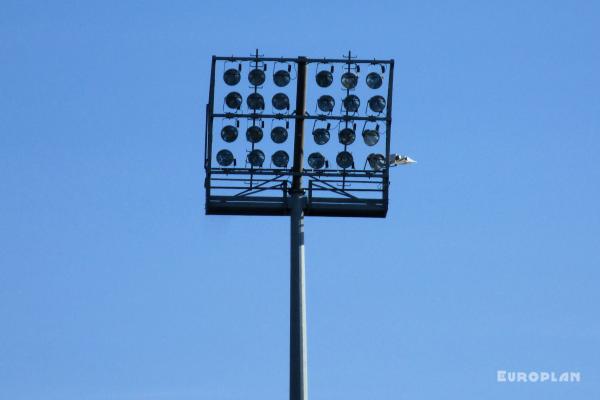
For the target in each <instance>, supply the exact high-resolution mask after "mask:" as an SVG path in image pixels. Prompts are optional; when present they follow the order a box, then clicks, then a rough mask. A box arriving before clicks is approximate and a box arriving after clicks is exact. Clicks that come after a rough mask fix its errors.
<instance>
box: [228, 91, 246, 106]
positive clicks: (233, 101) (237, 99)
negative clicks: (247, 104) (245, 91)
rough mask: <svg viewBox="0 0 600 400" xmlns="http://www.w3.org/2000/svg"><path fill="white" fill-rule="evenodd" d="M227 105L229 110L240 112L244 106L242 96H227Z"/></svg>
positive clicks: (231, 94) (230, 94) (232, 94)
mask: <svg viewBox="0 0 600 400" xmlns="http://www.w3.org/2000/svg"><path fill="white" fill-rule="evenodd" d="M225 105H226V106H227V107H229V108H233V109H235V110H239V108H240V107H241V106H242V95H241V94H239V93H238V92H231V93H229V94H228V95H227V96H225Z"/></svg>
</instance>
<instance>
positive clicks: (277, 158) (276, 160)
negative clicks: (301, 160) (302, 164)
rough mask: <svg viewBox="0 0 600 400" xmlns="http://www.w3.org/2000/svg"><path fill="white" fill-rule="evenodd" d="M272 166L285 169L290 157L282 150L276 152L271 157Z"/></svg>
mask: <svg viewBox="0 0 600 400" xmlns="http://www.w3.org/2000/svg"><path fill="white" fill-rule="evenodd" d="M271 161H272V162H273V164H274V165H275V166H277V167H279V168H285V167H287V165H288V162H289V161H290V156H289V155H288V153H286V152H285V151H283V150H278V151H276V152H275V153H273V155H272V156H271Z"/></svg>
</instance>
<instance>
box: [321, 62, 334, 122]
mask: <svg viewBox="0 0 600 400" xmlns="http://www.w3.org/2000/svg"><path fill="white" fill-rule="evenodd" d="M321 72H323V71H321ZM317 106H318V107H319V110H321V111H323V112H326V113H330V112H332V111H333V108H334V107H335V100H334V99H333V97H331V96H329V95H327V94H325V95H323V96H321V97H319V99H318V100H317Z"/></svg>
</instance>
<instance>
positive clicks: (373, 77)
mask: <svg viewBox="0 0 600 400" xmlns="http://www.w3.org/2000/svg"><path fill="white" fill-rule="evenodd" d="M366 81H367V86H368V87H370V88H371V89H379V88H380V87H381V85H382V84H383V78H382V77H381V75H379V74H378V73H377V72H370V73H369V74H368V75H367V79H366Z"/></svg>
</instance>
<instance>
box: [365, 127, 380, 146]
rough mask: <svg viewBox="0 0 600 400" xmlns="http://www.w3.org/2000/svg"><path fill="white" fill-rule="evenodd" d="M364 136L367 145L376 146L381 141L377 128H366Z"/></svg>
mask: <svg viewBox="0 0 600 400" xmlns="http://www.w3.org/2000/svg"><path fill="white" fill-rule="evenodd" d="M362 136H363V140H364V141H365V144H366V145H367V146H375V145H376V144H377V142H379V132H377V131H376V130H375V129H365V130H364V131H363V133H362Z"/></svg>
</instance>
